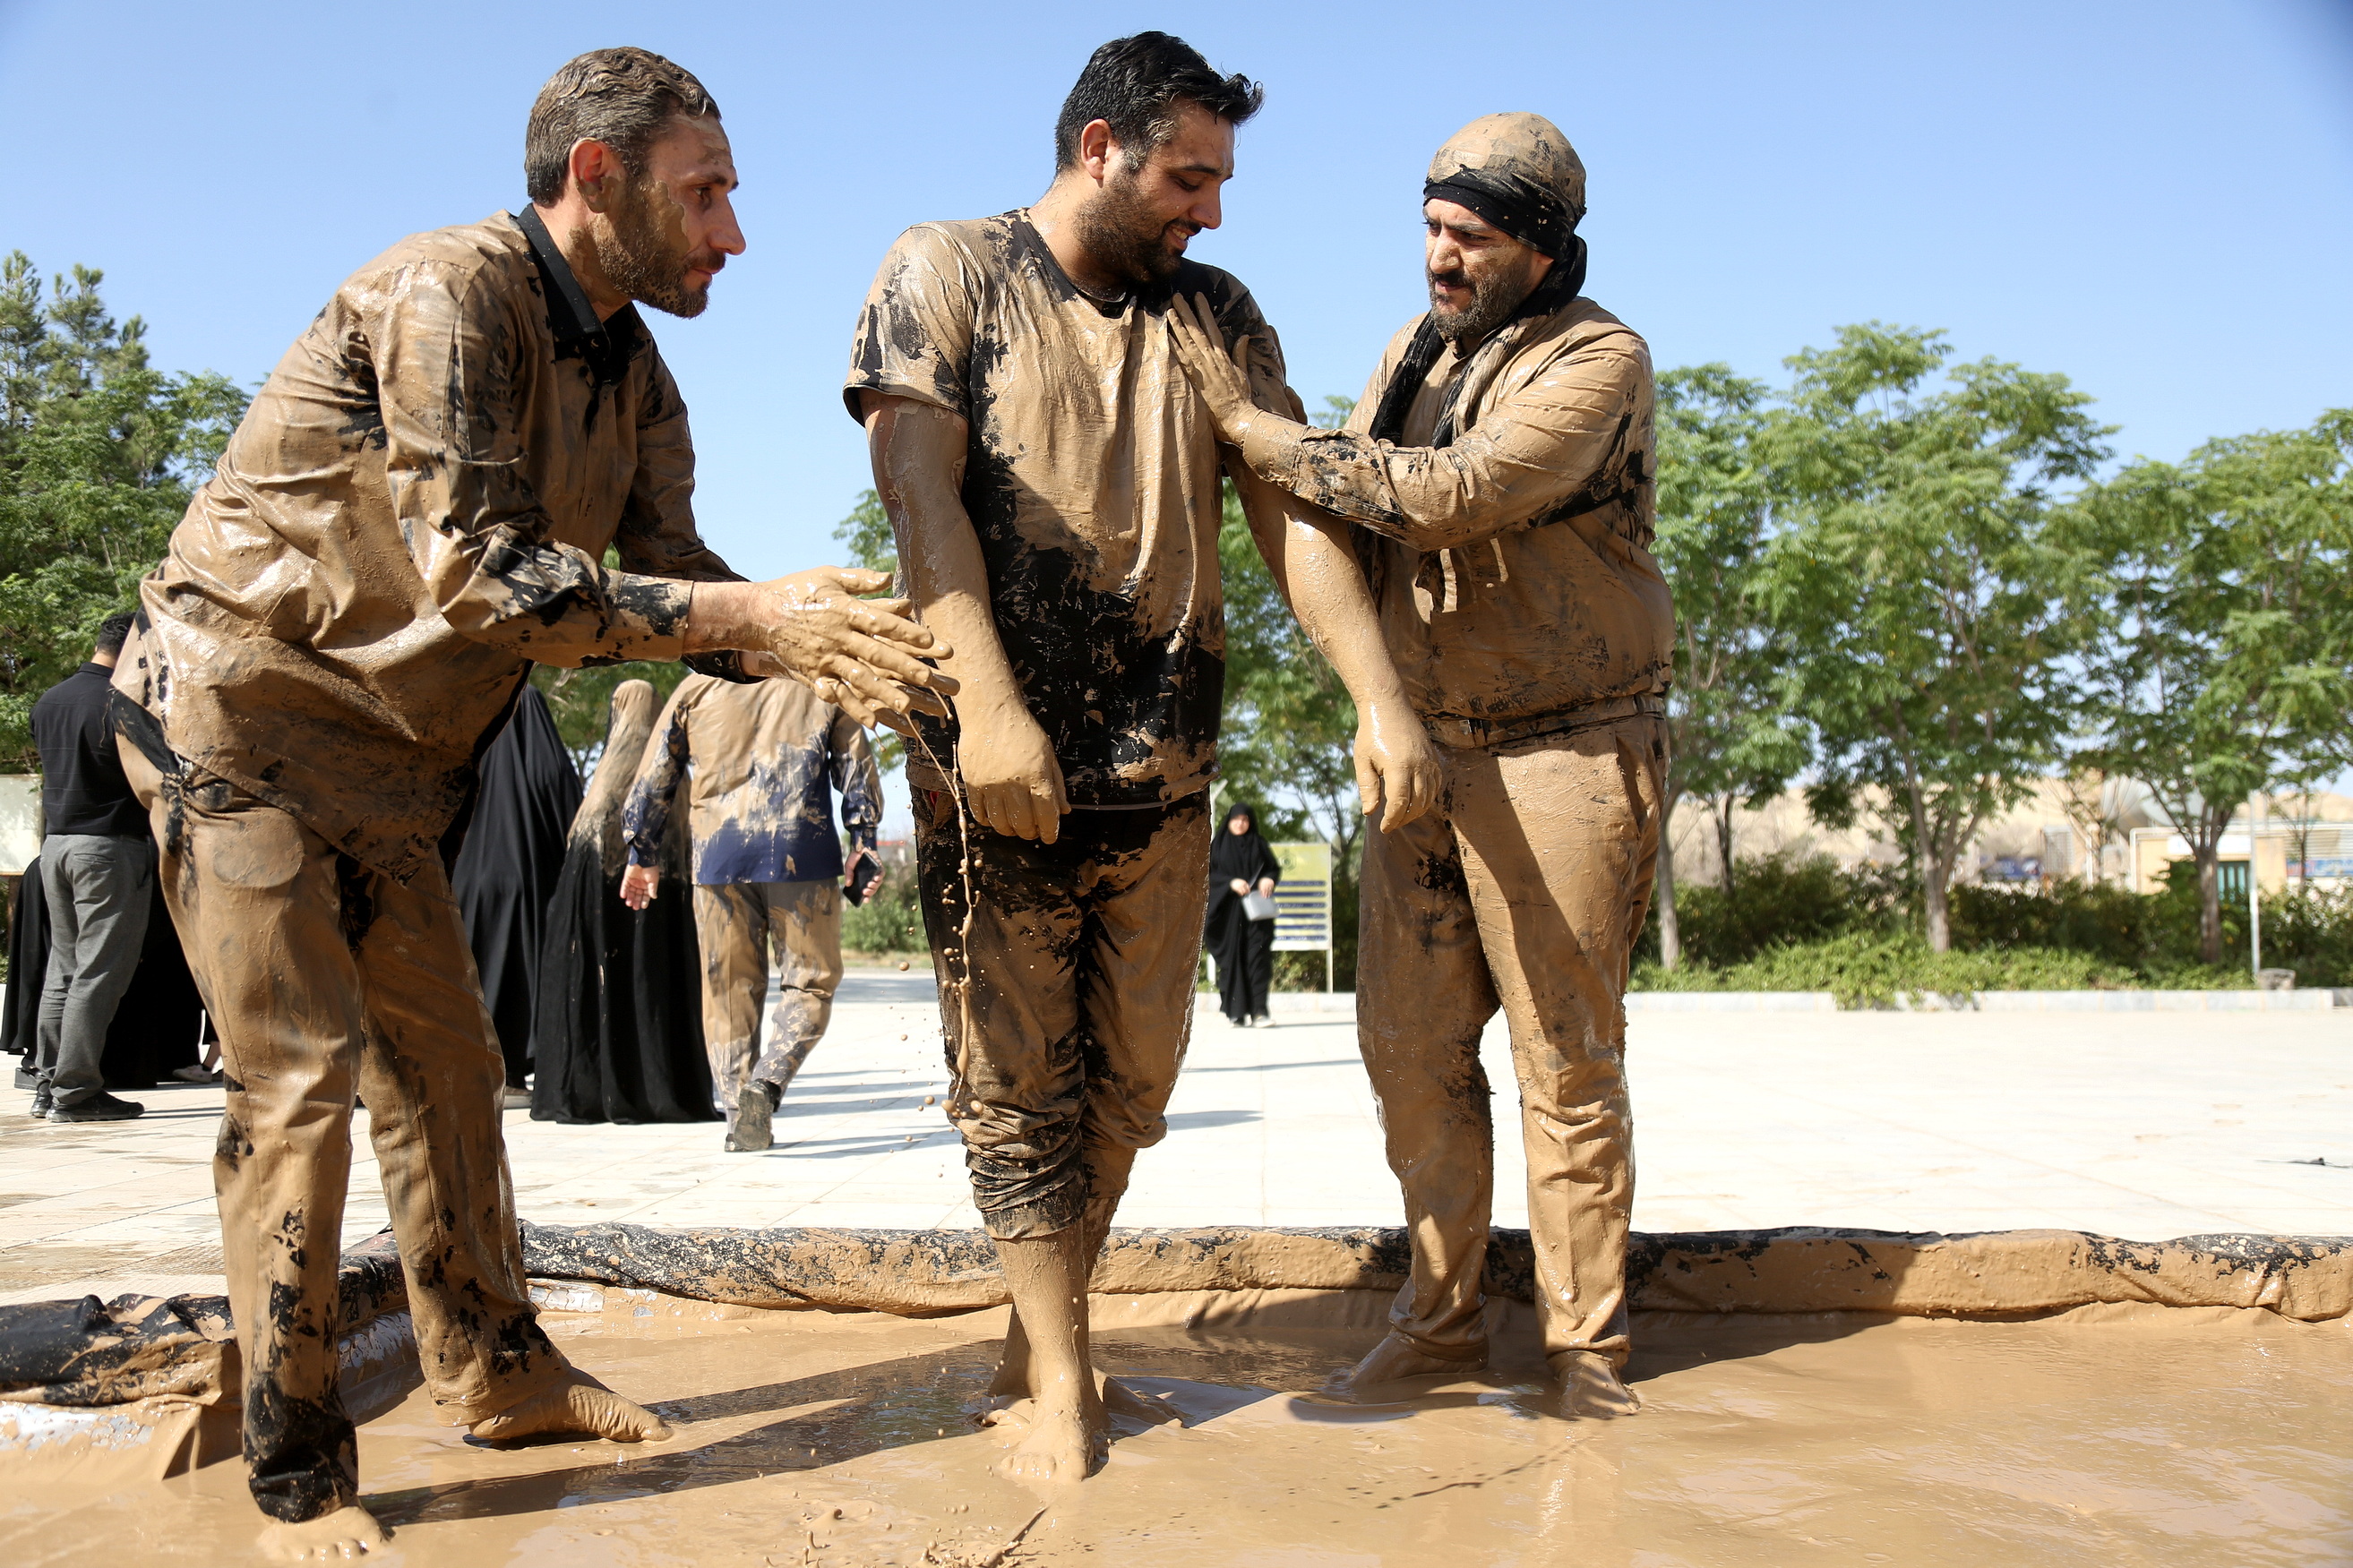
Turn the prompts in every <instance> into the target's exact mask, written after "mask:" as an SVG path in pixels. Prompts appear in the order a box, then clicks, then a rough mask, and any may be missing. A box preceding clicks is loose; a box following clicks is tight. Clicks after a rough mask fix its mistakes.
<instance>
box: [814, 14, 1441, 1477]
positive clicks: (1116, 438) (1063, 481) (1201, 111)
mask: <svg viewBox="0 0 2353 1568" xmlns="http://www.w3.org/2000/svg"><path fill="white" fill-rule="evenodd" d="M1260 96H1261V94H1260V89H1259V88H1258V87H1257V86H1256V85H1255V84H1253V83H1251V82H1250V81H1248V80H1246V79H1243V78H1241V77H1239V76H1236V77H1221V76H1219V74H1218V73H1217V72H1215V71H1213V70H1211V69H1210V68H1209V67H1208V63H1207V62H1206V61H1205V60H1203V59H1202V58H1201V57H1200V55H1199V54H1198V53H1197V52H1196V51H1195V50H1194V49H1193V48H1192V47H1190V46H1188V45H1187V44H1185V43H1184V42H1183V41H1181V40H1179V39H1176V38H1174V37H1169V36H1167V35H1166V34H1164V33H1140V34H1137V35H1136V36H1135V37H1129V38H1121V39H1117V40H1114V41H1113V42H1112V43H1109V44H1106V45H1104V46H1103V47H1102V48H1100V49H1098V50H1096V51H1095V54H1094V56H1093V58H1092V59H1091V60H1089V61H1088V63H1087V66H1086V68H1085V69H1084V71H1082V73H1081V75H1080V77H1079V80H1078V83H1077V85H1076V86H1075V87H1073V88H1072V89H1071V94H1070V96H1069V98H1068V99H1067V100H1066V101H1065V102H1064V104H1063V106H1062V110H1061V114H1060V118H1059V120H1058V121H1057V123H1056V126H1055V137H1054V140H1055V159H1056V171H1055V175H1054V180H1053V184H1052V185H1051V186H1050V188H1049V189H1048V190H1047V192H1046V194H1045V195H1044V196H1042V197H1041V198H1039V201H1038V202H1037V203H1036V205H1033V206H1030V207H1029V208H1027V209H1024V210H1020V211H1016V212H1009V213H1005V214H1002V215H1000V216H996V217H989V218H981V219H977V220H974V221H968V222H959V223H930V224H922V225H919V226H916V227H914V228H912V229H910V230H908V231H907V232H906V233H905V234H904V235H902V236H901V237H900V238H899V240H898V242H897V244H895V245H894V246H893V247H892V250H891V253H890V255H889V256H888V257H886V258H884V260H883V262H882V266H881V272H880V275H879V276H878V277H877V279H876V280H875V284H874V288H873V291H872V293H871V295H870V296H869V298H868V301H867V306H866V310H865V312H864V315H863V318H862V320H861V321H860V325H859V329H858V332H857V340H856V343H855V346H854V348H853V350H852V353H851V360H850V372H849V380H848V384H847V386H846V388H845V395H846V397H847V399H848V402H849V410H850V413H851V415H852V416H853V417H856V418H858V419H860V422H861V423H863V424H864V426H865V427H866V431H867V438H868V445H869V447H870V449H871V455H872V458H873V463H874V474H875V482H876V485H877V488H878V489H879V491H880V493H881V498H882V502H883V505H884V507H885V508H886V509H888V510H889V512H890V516H891V520H892V527H893V530H894V531H895V533H896V536H897V540H898V546H899V558H900V560H901V562H902V563H903V564H904V567H905V570H906V573H907V578H908V583H907V587H908V591H909V592H910V593H912V594H913V596H914V599H915V602H916V604H917V605H919V606H920V608H921V612H922V616H923V620H924V622H925V624H927V625H928V626H931V627H932V628H933V629H934V631H936V632H937V633H938V634H939V635H940V636H942V637H944V638H945V639H946V640H948V641H949V642H951V643H953V644H954V645H955V653H954V654H953V655H952V656H949V657H945V658H942V659H941V661H940V666H941V668H944V669H945V670H947V671H948V672H949V673H951V674H952V675H954V676H955V679H956V680H957V682H958V685H959V689H960V691H961V693H962V695H961V697H960V699H959V700H958V702H957V704H956V711H955V716H954V718H953V720H950V721H934V720H931V719H928V718H920V719H918V721H917V729H916V732H915V734H914V738H913V741H912V742H911V743H910V745H909V748H908V772H907V782H908V785H909V787H910V789H911V791H912V792H913V797H914V799H913V808H914V817H915V835H916V868H917V875H918V878H919V879H920V882H921V885H922V890H923V913H924V921H925V927H926V930H927V932H928V934H929V936H930V940H931V945H932V952H933V961H934V970H935V973H937V976H938V979H939V987H940V1003H941V1013H942V1016H943V1017H942V1021H943V1029H944V1035H945V1037H946V1043H947V1048H948V1062H949V1067H950V1069H951V1071H952V1073H953V1075H954V1081H953V1084H952V1086H951V1089H950V1090H949V1095H948V1114H949V1116H950V1117H951V1118H952V1119H953V1121H955V1125H956V1128H957V1130H958V1131H960V1132H961V1133H962V1134H963V1137H964V1141H965V1163H966V1165H967V1167H968V1168H969V1170H970V1173H971V1176H972V1184H973V1194H974V1199H975V1202H976V1205H977V1206H978V1207H979V1210H980V1213H981V1217H982V1220H983V1222H984V1223H985V1224H986V1226H987V1229H988V1233H989V1235H990V1236H991V1237H993V1238H994V1239H995V1241H996V1244H997V1253H998V1256H999V1258H1001V1259H1002V1260H1003V1263H1004V1267H1005V1273H1006V1279H1007V1284H1008V1289H1009V1290H1010V1293H1011V1295H1012V1299H1013V1305H1014V1314H1015V1326H1014V1328H1013V1329H1012V1331H1010V1333H1009V1334H1008V1339H1007V1343H1006V1350H1005V1356H1004V1360H1003V1362H1002V1363H1001V1364H1000V1366H999V1368H998V1373H997V1392H998V1393H1000V1394H1007V1395H1015V1396H1018V1395H1027V1396H1028V1402H1027V1404H1021V1403H1018V1402H1017V1403H1016V1404H1015V1405H1013V1406H1011V1407H1010V1408H1008V1411H1007V1412H1005V1415H1006V1417H1007V1425H1008V1426H1012V1427H1014V1428H1015V1429H1016V1430H1017V1432H1018V1435H1019V1436H1018V1445H1017V1447H1015V1448H1014V1451H1013V1452H1012V1453H1011V1454H1010V1455H1009V1456H1008V1458H1007V1460H1006V1464H1005V1468H1006V1469H1007V1470H1008V1473H1010V1474H1012V1475H1015V1476H1017V1477H1021V1478H1025V1479H1036V1480H1072V1479H1078V1478H1080V1477H1082V1476H1083V1475H1084V1474H1086V1473H1087V1471H1088V1469H1089V1468H1091V1467H1092V1464H1093V1462H1094V1461H1095V1460H1096V1459H1097V1458H1101V1456H1102V1455H1103V1451H1104V1448H1103V1445H1104V1442H1105V1436H1106V1432H1107V1426H1106V1418H1105V1413H1104V1404H1103V1398H1104V1395H1105V1394H1108V1395H1109V1396H1110V1397H1111V1398H1112V1399H1113V1401H1114V1402H1119V1401H1122V1400H1130V1399H1133V1398H1134V1396H1133V1395H1129V1394H1125V1393H1124V1391H1123V1390H1120V1389H1119V1388H1118V1387H1117V1385H1116V1384H1113V1385H1111V1386H1110V1387H1108V1388H1107V1389H1103V1390H1099V1389H1098V1386H1097V1384H1096V1382H1095V1380H1094V1375H1093V1372H1092V1362H1091V1359H1090V1356H1089V1352H1088V1346H1087V1331H1086V1289H1087V1279H1088V1276H1089V1273H1090V1271H1091V1268H1092V1260H1093V1258H1095V1256H1096V1254H1097V1252H1098V1251H1099V1249H1100V1248H1101V1246H1102V1243H1103V1237H1104V1235H1105V1233H1106V1231H1107V1230H1108V1229H1109V1227H1110V1225H1111V1220H1112V1215H1113V1211H1114V1209H1115V1208H1116V1207H1117V1205H1118V1203H1119V1199H1120V1196H1121V1194H1123V1193H1124V1191H1125V1190H1126V1187H1127V1182H1128V1174H1129V1172H1130V1170H1131V1168H1132V1167H1133V1165H1134V1160H1135V1156H1136V1152H1137V1151H1138V1150H1140V1149H1143V1148H1145V1147H1147V1146H1149V1145H1150V1144H1152V1143H1155V1142H1158V1141H1159V1139H1160V1138H1161V1137H1162V1136H1163V1134H1164V1133H1165V1131H1166V1121H1165V1120H1164V1117H1163V1110H1164V1109H1165V1108H1166V1104H1167V1100H1168V1094H1169V1090H1170V1089H1172V1088H1173V1087H1174V1086H1175V1083H1176V1072H1177V1068H1178V1066H1179V1064H1180V1062H1181V1060H1182V1058H1183V1056H1184V1052H1185V1046H1186V1040H1187V1034H1188V1032H1189V1029H1190V1026H1191V1020H1192V1012H1193V976H1194V972H1195V968H1196V960H1195V952H1196V951H1197V950H1196V946H1195V944H1196V943H1197V942H1198V940H1199V932H1200V930H1201V918H1202V905H1203V901H1204V899H1205V897H1206V893H1207V874H1208V849H1209V829H1210V823H1209V817H1208V784H1209V783H1210V780H1211V778H1212V776H1213V775H1214V773H1215V772H1216V767H1217V734H1218V717H1219V703H1220V700H1221V698H1222V689H1223V684H1224V606H1223V599H1222V597H1221V591H1220V586H1219V575H1218V529H1219V520H1220V505H1219V468H1220V463H1221V461H1224V458H1223V457H1222V455H1221V454H1220V452H1219V447H1218V445H1217V437H1216V432H1215V430H1214V429H1213V427H1212V426H1211V424H1210V421H1209V419H1208V410H1207V409H1206V407H1205V406H1204V405H1203V404H1202V402H1201V400H1200V399H1199V398H1198V396H1197V395H1195V394H1194V393H1193V391H1192V389H1191V388H1190V387H1189V386H1188V385H1187V383H1186V380H1185V376H1184V374H1183V372H1182V371H1181V370H1180V369H1179V368H1178V367H1177V365H1176V361H1175V359H1174V357H1173V355H1174V349H1173V345H1172V343H1171V342H1170V339H1169V336H1168V331H1167V325H1166V313H1167V310H1168V307H1169V304H1170V302H1171V300H1173V299H1175V298H1176V295H1177V294H1178V293H1179V292H1182V293H1184V294H1186V295H1194V294H1199V295H1203V296H1205V297H1206V298H1208V300H1209V301H1210V306H1209V308H1210V310H1212V312H1213V313H1214V314H1215V316H1216V317H1217V319H1218V321H1219V323H1220V325H1221V326H1222V327H1223V328H1224V329H1225V330H1226V331H1228V332H1229V333H1230V334H1233V335H1237V336H1240V335H1244V334H1247V335H1248V336H1250V339H1251V342H1252V343H1253V344H1254V345H1255V347H1254V351H1253V353H1252V355H1251V359H1250V374H1249V380H1250V384H1251V386H1252V387H1253V389H1254V395H1257V396H1259V397H1261V398H1263V399H1267V400H1270V401H1280V402H1282V404H1283V405H1286V406H1290V407H1293V408H1295V407H1296V406H1297V400H1296V398H1294V397H1292V396H1291V395H1290V393H1289V390H1288V388H1286V387H1285V386H1284V385H1283V384H1282V357H1281V353H1280V350H1279V349H1278V348H1277V346H1276V343H1275V340H1274V335H1273V333H1272V332H1271V331H1268V330H1267V327H1266V324H1265V321H1263V319H1262V318H1261V316H1260V314H1259V311H1258V308H1257V306H1256V304H1255V303H1254V302H1253V301H1252V300H1251V299H1250V294H1249V292H1248V291H1247V290H1245V289H1243V288H1242V286H1241V285H1240V283H1239V282H1237V281H1236V280H1235V279H1232V278H1231V277H1229V276H1228V275H1227V274H1225V273H1223V272H1219V271H1217V270H1216V269H1214V268H1208V267H1203V266H1200V265H1198V264H1197V263H1194V262H1191V261H1188V260H1187V259H1186V258H1185V247H1186V245H1187V241H1188V240H1189V239H1190V238H1191V237H1193V236H1194V235H1196V234H1198V233H1199V232H1200V231H1201V230H1203V229H1206V228H1214V227H1216V226H1217V225H1218V223H1219V190H1220V188H1221V187H1222V186H1223V184H1225V182H1226V181H1227V179H1229V177H1230V176H1231V175H1232V174H1233V167H1234V164H1233V148H1234V131H1235V127H1236V126H1238V125H1239V124H1240V123H1241V122H1242V121H1245V120H1247V119H1249V118H1250V115H1251V114H1252V113H1253V112H1254V111H1255V110H1257V108H1258V106H1259V101H1260ZM1225 466H1226V468H1227V469H1228V471H1229V473H1230V474H1231V475H1232V477H1233V478H1234V479H1235V480H1236V481H1237V483H1238V484H1240V487H1241V491H1242V499H1243V504H1244V508H1245V510H1246V511H1247V512H1248V513H1249V515H1250V522H1251V528H1252V530H1253V531H1254V533H1255V534H1256V536H1257V538H1258V541H1259V545H1260V548H1261V551H1262V552H1265V554H1266V555H1267V558H1268V561H1269V563H1270V565H1271V567H1272V569H1273V570H1274V572H1275V574H1276V576H1277V580H1278V581H1282V582H1287V584H1288V585H1289V590H1290V592H1291V594H1292V595H1293V600H1294V603H1295V605H1296V608H1297V610H1298V612H1299V614H1300V616H1301V618H1302V620H1303V624H1304V625H1305V626H1306V627H1307V629H1308V631H1309V633H1310V635H1311V636H1312V637H1314V638H1315V639H1316V640H1317V642H1318V645H1319V646H1320V647H1323V648H1324V651H1325V653H1326V656H1327V657H1328V658H1331V660H1332V662H1333V664H1334V666H1335V668H1336V669H1337V670H1338V672H1339V674H1340V676H1341V678H1342V679H1343V680H1345V682H1346V683H1347V686H1348V689H1349V690H1350V692H1351V693H1352V694H1353V695H1354V696H1355V698H1356V702H1357V704H1358V708H1359V711H1360V713H1361V714H1362V715H1363V727H1362V730H1361V731H1360V733H1359V736H1358V740H1357V747H1356V752H1357V774H1358V780H1359V784H1360V786H1361V787H1362V789H1363V792H1364V795H1365V801H1366V809H1367V810H1368V811H1370V810H1375V809H1379V808H1381V807H1382V806H1383V805H1386V808H1387V815H1386V816H1385V817H1384V821H1385V822H1387V823H1388V824H1390V825H1392V826H1393V825H1394V824H1395V823H1397V822H1401V821H1404V820H1406V819H1408V818H1409V817H1410V816H1413V815H1414V814H1416V813H1417V812H1419V811H1421V810H1424V809H1426V808H1427V807H1428V805H1429V803H1430V799H1431V798H1432V796H1433V793H1434V790H1435V787H1436V783H1437V771H1436V770H1437V766H1438V760H1437V758H1436V756H1435V754H1434V752H1433V750H1432V748H1431V747H1430V744H1429V742H1428V741H1427V740H1426V739H1425V738H1424V737H1423V735H1422V733H1421V730H1420V727H1419V723H1418V722H1417V721H1415V719H1414V718H1413V715H1412V712H1411V710H1410V709H1409V706H1408V705H1407V703H1406V700H1405V692H1404V688H1403V687H1402V685H1401V684H1400V683H1399V682H1398V678H1397V675H1396V672H1395V671H1394V670H1393V669H1391V668H1389V666H1388V661H1387V659H1386V658H1384V657H1383V656H1382V654H1381V651H1380V644H1379V634H1378V628H1377V626H1376V624H1375V623H1374V621H1373V618H1372V605H1371V602H1370V600H1369V598H1368V597H1367V595H1366V593H1365V589H1364V584H1363V582H1362V580H1361V578H1359V577H1358V576H1357V574H1356V572H1355V571H1354V569H1353V568H1352V567H1351V566H1349V564H1348V561H1347V557H1346V553H1345V551H1346V543H1345V535H1343V534H1341V533H1339V532H1337V531H1333V530H1331V529H1329V528H1328V527H1326V526H1324V522H1325V521H1327V520H1308V519H1305V518H1304V517H1303V516H1301V515H1293V514H1303V513H1304V512H1305V510H1307V509H1303V508H1299V507H1297V506H1296V505H1295V504H1288V503H1285V502H1284V501H1283V500H1282V498H1281V495H1280V492H1279V491H1277V490H1275V489H1273V488H1272V487H1270V486H1267V485H1264V484H1262V483H1261V482H1259V481H1257V480H1256V479H1252V478H1251V476H1250V474H1249V472H1248V470H1247V469H1244V468H1241V467H1240V465H1239V463H1234V462H1226V465H1225Z"/></svg>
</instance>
